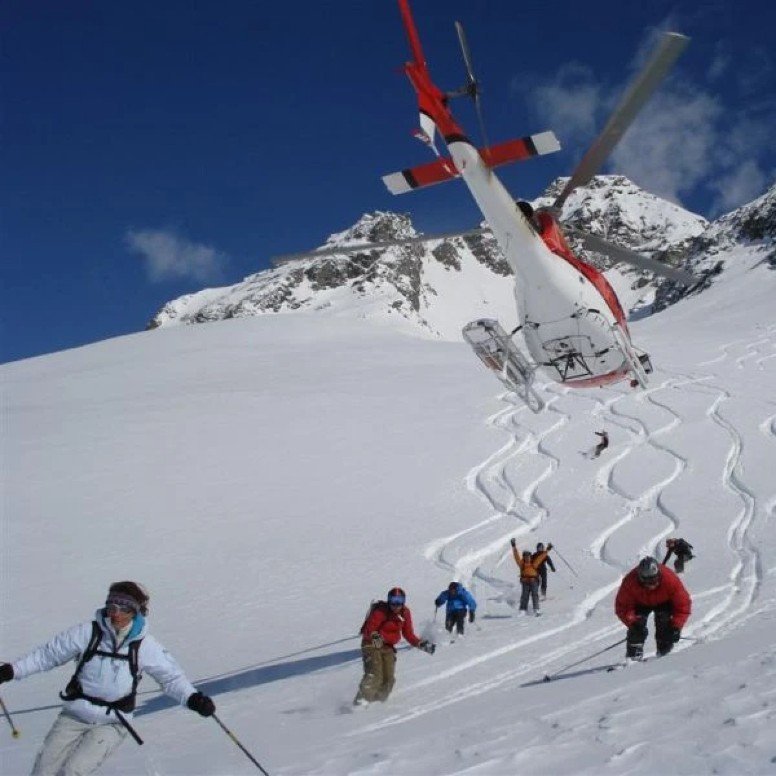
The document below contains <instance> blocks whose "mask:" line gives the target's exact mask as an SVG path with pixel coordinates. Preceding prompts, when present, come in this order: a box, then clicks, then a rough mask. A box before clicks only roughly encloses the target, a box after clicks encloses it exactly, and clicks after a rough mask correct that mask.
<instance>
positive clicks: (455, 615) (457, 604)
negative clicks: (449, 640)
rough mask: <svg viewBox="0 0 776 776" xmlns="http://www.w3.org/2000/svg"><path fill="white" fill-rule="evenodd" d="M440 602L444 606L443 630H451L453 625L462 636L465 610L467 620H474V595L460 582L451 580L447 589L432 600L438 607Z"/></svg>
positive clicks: (475, 603)
mask: <svg viewBox="0 0 776 776" xmlns="http://www.w3.org/2000/svg"><path fill="white" fill-rule="evenodd" d="M442 604H447V606H446V607H445V630H446V631H447V632H448V633H452V632H453V627H455V629H456V631H457V632H458V635H459V636H463V625H464V621H465V620H466V610H467V609H468V610H469V622H474V612H475V611H476V609H477V602H476V601H475V600H474V596H473V595H472V594H471V593H470V592H469V591H468V590H467V589H466V588H465V587H464V586H463V585H462V584H461V583H460V582H451V583H450V584H449V585H448V586H447V590H443V591H442V592H441V593H440V594H439V595H438V596H437V597H436V600H435V601H434V606H435V607H436V608H437V609H439V607H440V606H442Z"/></svg>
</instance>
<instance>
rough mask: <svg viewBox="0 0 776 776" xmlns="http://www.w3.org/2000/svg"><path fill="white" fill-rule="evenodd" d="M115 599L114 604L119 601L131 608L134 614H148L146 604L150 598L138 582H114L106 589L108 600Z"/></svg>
mask: <svg viewBox="0 0 776 776" xmlns="http://www.w3.org/2000/svg"><path fill="white" fill-rule="evenodd" d="M111 598H113V599H115V602H119V600H120V601H121V602H122V603H124V604H128V605H129V606H132V607H133V608H134V609H135V611H136V612H140V614H142V615H143V616H145V615H147V614H148V602H149V600H150V596H149V595H148V591H147V590H146V589H145V588H144V587H143V586H142V585H141V584H140V583H138V582H130V581H129V580H126V581H124V582H114V583H113V584H112V585H111V586H110V587H109V588H108V599H111Z"/></svg>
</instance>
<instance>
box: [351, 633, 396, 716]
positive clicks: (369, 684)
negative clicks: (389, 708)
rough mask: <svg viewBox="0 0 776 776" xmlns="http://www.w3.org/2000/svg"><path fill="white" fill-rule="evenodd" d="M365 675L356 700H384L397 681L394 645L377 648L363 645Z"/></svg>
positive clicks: (362, 655) (362, 654)
mask: <svg viewBox="0 0 776 776" xmlns="http://www.w3.org/2000/svg"><path fill="white" fill-rule="evenodd" d="M361 657H362V659H363V661H364V676H363V678H362V679H361V684H359V686H358V693H357V695H356V701H359V700H365V701H369V702H370V703H371V702H372V701H384V700H385V699H386V698H387V697H388V696H389V695H390V694H391V690H392V689H393V685H394V682H395V681H396V653H395V652H394V650H393V647H388V646H384V647H381V648H380V649H375V648H374V647H373V646H372V645H371V644H366V645H364V646H362V647H361Z"/></svg>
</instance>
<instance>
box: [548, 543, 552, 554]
mask: <svg viewBox="0 0 776 776" xmlns="http://www.w3.org/2000/svg"><path fill="white" fill-rule="evenodd" d="M551 549H552V542H550V543H549V544H548V545H547V552H549V551H550V550H551Z"/></svg>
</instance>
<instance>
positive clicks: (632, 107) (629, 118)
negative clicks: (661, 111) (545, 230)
mask: <svg viewBox="0 0 776 776" xmlns="http://www.w3.org/2000/svg"><path fill="white" fill-rule="evenodd" d="M689 42H690V39H689V38H688V37H687V36H685V35H681V34H680V33H678V32H666V33H663V36H662V38H661V40H660V44H659V45H658V47H657V49H655V51H654V52H653V54H652V57H651V58H650V60H649V62H647V64H646V65H645V66H644V68H643V69H642V70H641V72H640V73H639V75H638V76H637V77H636V79H635V80H634V81H633V83H632V84H631V85H630V88H629V89H628V91H627V92H626V93H625V94H624V95H623V97H622V99H621V100H620V103H619V105H618V106H617V107H616V108H615V110H614V113H612V115H611V117H610V118H609V121H608V122H607V124H606V126H605V127H604V129H603V131H602V132H601V134H600V135H599V136H598V137H597V138H596V139H595V140H594V141H593V144H592V145H591V146H590V148H589V149H588V150H587V153H586V154H585V155H584V156H583V157H582V161H581V162H580V163H579V164H578V165H577V169H576V170H574V173H573V174H572V176H571V178H570V179H569V182H568V183H567V184H566V186H565V188H564V189H563V191H561V193H560V194H559V195H558V198H557V199H556V200H555V202H554V203H553V207H555V208H557V209H558V210H560V209H561V208H562V207H563V204H564V203H565V202H566V199H567V198H568V196H569V194H571V192H572V191H574V189H575V188H577V186H584V185H585V184H586V183H589V182H590V180H591V179H592V178H593V176H594V175H596V173H597V172H598V171H599V170H600V168H601V166H602V165H603V163H604V161H605V160H606V157H607V156H609V154H610V153H611V152H612V149H613V148H614V147H615V146H616V145H617V143H619V142H620V139H621V138H622V136H623V135H624V134H625V132H626V130H627V129H628V127H629V126H630V125H631V124H632V123H633V120H634V119H635V118H636V115H637V114H638V112H639V111H640V110H641V108H642V107H643V106H644V103H646V102H647V100H648V99H649V98H650V97H651V96H652V93H653V92H654V91H655V89H657V87H658V86H659V84H660V82H661V81H662V80H663V79H664V78H665V77H666V75H667V74H668V71H669V70H670V69H671V68H672V67H673V65H674V62H676V60H677V59H678V57H679V55H680V54H681V53H682V51H684V49H685V47H686V46H687V44H688V43H689Z"/></svg>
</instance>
